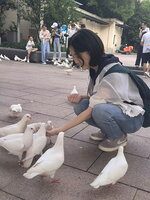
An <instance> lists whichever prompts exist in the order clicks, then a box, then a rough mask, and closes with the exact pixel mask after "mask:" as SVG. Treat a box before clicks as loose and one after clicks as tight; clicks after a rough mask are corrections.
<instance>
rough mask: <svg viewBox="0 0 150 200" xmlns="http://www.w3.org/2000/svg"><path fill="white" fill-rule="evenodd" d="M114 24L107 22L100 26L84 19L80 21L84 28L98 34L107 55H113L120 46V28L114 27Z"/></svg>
mask: <svg viewBox="0 0 150 200" xmlns="http://www.w3.org/2000/svg"><path fill="white" fill-rule="evenodd" d="M116 22H117V21H115V20H109V24H108V25H102V24H99V23H96V22H93V21H90V20H87V19H85V18H84V19H82V21H81V23H84V24H85V25H86V28H88V29H90V30H92V31H94V32H95V33H97V34H98V36H99V37H100V38H101V40H102V41H103V43H104V47H105V51H106V52H109V53H114V52H115V51H116V49H118V48H119V47H120V45H121V36H122V28H120V27H118V26H116V24H117V23H116Z"/></svg>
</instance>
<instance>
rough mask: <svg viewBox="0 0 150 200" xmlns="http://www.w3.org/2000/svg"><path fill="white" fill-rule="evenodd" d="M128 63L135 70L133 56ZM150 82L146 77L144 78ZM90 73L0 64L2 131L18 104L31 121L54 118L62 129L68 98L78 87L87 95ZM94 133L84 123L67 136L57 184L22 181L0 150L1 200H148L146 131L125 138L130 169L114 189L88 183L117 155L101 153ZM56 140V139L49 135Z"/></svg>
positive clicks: (68, 113) (16, 167)
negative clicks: (93, 187) (92, 139)
mask: <svg viewBox="0 0 150 200" xmlns="http://www.w3.org/2000/svg"><path fill="white" fill-rule="evenodd" d="M120 58H121V60H122V61H123V62H124V64H126V65H132V66H134V61H135V56H134V55H132V56H125V55H120ZM146 81H147V83H148V84H150V81H149V79H146ZM87 84H88V72H81V71H79V70H75V71H74V72H73V73H72V75H70V76H69V75H67V74H66V73H65V72H64V71H63V69H60V68H56V67H54V66H52V65H46V66H45V65H41V64H27V63H17V62H13V61H2V62H0V127H2V126H5V125H8V124H11V123H14V122H16V121H17V120H16V119H10V118H9V116H8V114H9V111H8V110H9V106H10V105H11V104H13V103H21V104H22V106H23V114H24V113H31V114H32V118H33V119H32V122H39V121H47V120H52V121H53V123H54V125H55V127H57V126H59V125H62V124H63V123H65V122H66V121H67V120H68V119H71V118H72V117H73V116H74V114H73V109H72V106H71V105H70V104H69V103H68V102H67V100H66V96H67V94H68V93H70V91H71V90H72V88H73V85H76V86H77V89H78V91H79V92H80V93H83V92H86V88H87ZM94 131H97V129H96V128H92V127H91V126H88V125H87V124H86V123H83V124H81V125H79V126H78V127H76V128H73V129H72V130H69V131H67V132H66V134H65V163H64V165H63V166H62V167H61V168H60V169H59V170H58V171H57V173H56V178H57V179H58V178H59V179H61V183H51V182H50V180H49V179H47V178H46V179H42V178H40V177H36V178H34V179H32V180H27V179H25V178H24V177H23V176H22V174H23V173H24V172H25V171H26V170H25V169H23V168H21V167H20V166H19V165H18V163H17V159H16V157H14V156H12V155H8V154H7V152H6V151H5V150H4V149H0V200H19V199H24V200H150V134H149V132H150V128H147V129H141V130H140V131H138V132H137V133H135V134H132V135H130V136H129V141H128V145H127V147H126V148H125V156H126V158H127V161H128V163H129V169H128V172H127V174H126V175H125V177H124V178H122V179H121V180H120V181H119V182H118V183H117V184H116V186H115V187H102V188H99V189H97V190H95V189H92V188H91V187H90V185H89V184H90V183H91V182H92V181H93V179H94V178H95V177H96V176H97V175H98V174H99V172H100V171H101V170H102V168H103V167H104V165H105V164H106V163H107V162H108V160H110V158H112V156H114V155H115V154H116V153H103V152H101V151H100V150H98V148H97V143H95V142H92V141H91V140H90V139H89V135H90V134H91V133H92V132H94ZM53 140H55V137H53Z"/></svg>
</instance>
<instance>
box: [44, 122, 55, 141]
mask: <svg viewBox="0 0 150 200" xmlns="http://www.w3.org/2000/svg"><path fill="white" fill-rule="evenodd" d="M45 128H46V131H50V130H52V129H53V128H54V126H53V124H52V121H50V120H49V121H47V123H46V124H45ZM49 144H52V141H51V137H50V136H47V145H49Z"/></svg>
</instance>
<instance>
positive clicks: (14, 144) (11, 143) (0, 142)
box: [0, 127, 33, 160]
mask: <svg viewBox="0 0 150 200" xmlns="http://www.w3.org/2000/svg"><path fill="white" fill-rule="evenodd" d="M20 134H22V135H20ZM20 134H19V135H18V137H17V136H16V134H15V136H14V137H13V134H12V135H8V136H5V137H2V138H0V146H1V147H3V148H5V149H6V150H7V151H9V153H10V154H13V155H15V156H18V158H19V160H21V158H22V155H23V152H25V151H27V149H28V148H29V147H30V146H31V145H32V142H33V128H31V127H27V128H26V130H25V132H24V133H20Z"/></svg>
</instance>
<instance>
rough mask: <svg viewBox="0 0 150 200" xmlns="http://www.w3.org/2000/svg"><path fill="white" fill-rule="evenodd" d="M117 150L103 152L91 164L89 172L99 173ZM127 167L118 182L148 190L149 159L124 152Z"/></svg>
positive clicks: (149, 179)
mask: <svg viewBox="0 0 150 200" xmlns="http://www.w3.org/2000/svg"><path fill="white" fill-rule="evenodd" d="M116 153H117V152H113V153H103V154H102V155H101V156H100V157H99V158H98V159H97V160H96V162H95V163H94V164H93V165H92V166H91V168H90V169H89V172H92V173H94V174H99V173H100V172H101V170H102V169H103V168H104V166H105V165H106V164H107V163H108V161H109V160H110V159H111V158H112V157H114V156H115V155H116ZM125 156H126V159H127V162H128V165H129V168H128V171H127V173H126V175H125V176H124V177H123V178H122V179H120V181H119V182H121V183H125V184H127V185H130V186H133V187H136V188H140V189H141V190H145V191H150V173H149V172H150V160H149V159H145V158H141V157H138V156H134V155H130V154H128V153H125Z"/></svg>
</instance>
